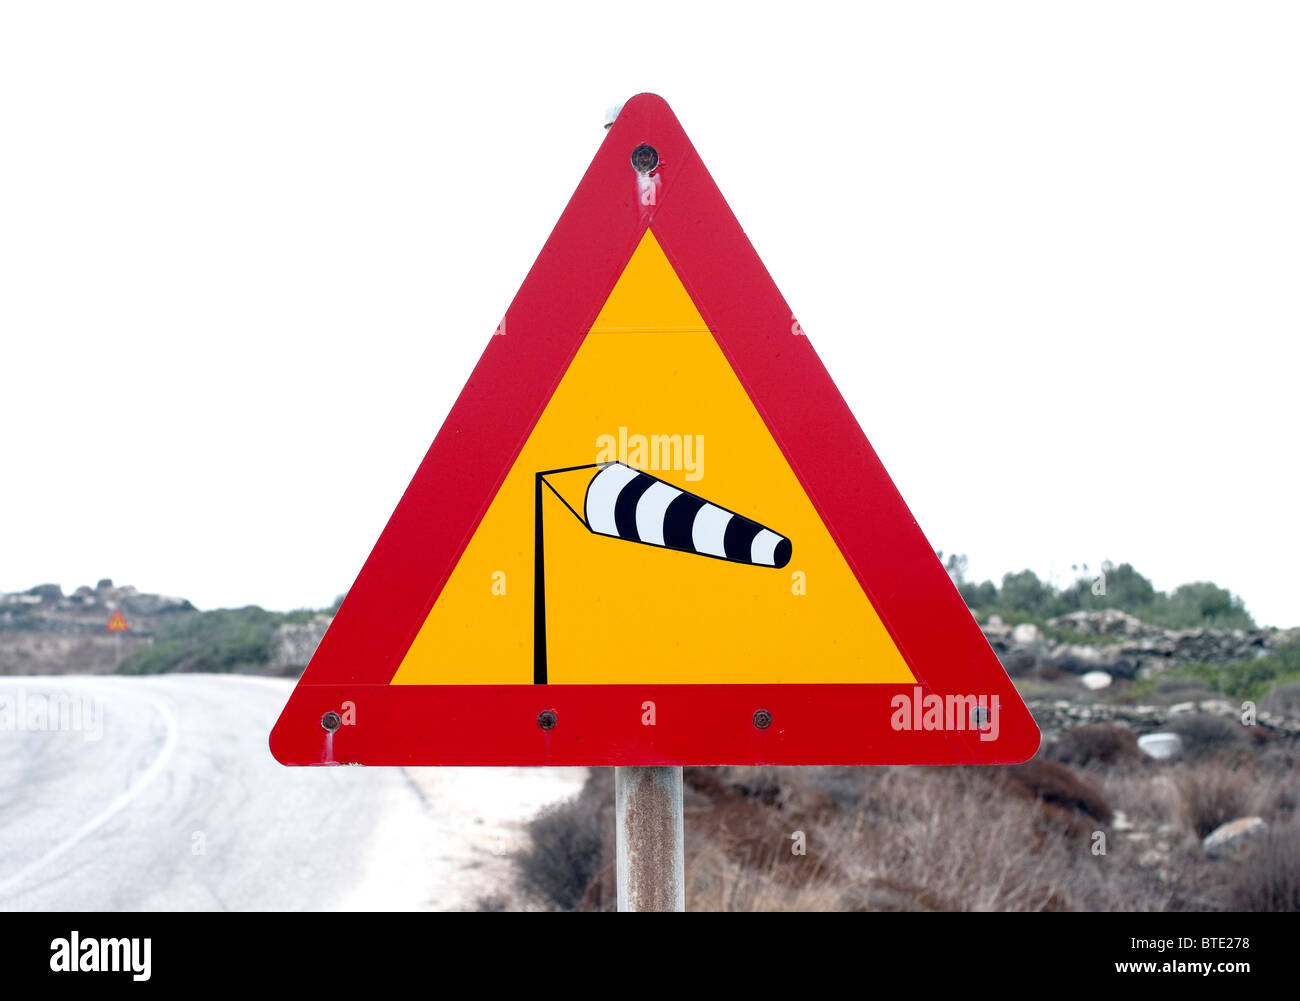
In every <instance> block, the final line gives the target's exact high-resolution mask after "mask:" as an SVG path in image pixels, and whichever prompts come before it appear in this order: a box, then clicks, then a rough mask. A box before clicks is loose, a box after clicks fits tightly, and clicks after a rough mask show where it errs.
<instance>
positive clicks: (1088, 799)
mask: <svg viewBox="0 0 1300 1001" xmlns="http://www.w3.org/2000/svg"><path fill="white" fill-rule="evenodd" d="M1003 774H1004V776H1005V778H1006V779H1007V780H1008V781H1010V782H1011V783H1012V784H1013V786H1016V787H1019V788H1020V789H1021V790H1023V791H1024V792H1027V793H1028V794H1029V795H1030V796H1032V797H1033V798H1034V799H1037V800H1039V801H1041V802H1043V803H1045V804H1047V805H1049V806H1053V807H1058V808H1060V809H1063V810H1066V811H1069V812H1071V813H1081V814H1084V815H1085V816H1088V817H1092V818H1093V819H1094V820H1099V821H1101V822H1102V823H1108V822H1109V821H1110V819H1111V816H1112V811H1111V808H1110V804H1109V803H1107V802H1106V797H1105V796H1103V795H1102V792H1101V790H1100V789H1098V788H1096V787H1095V786H1094V785H1092V784H1091V783H1089V782H1088V781H1087V780H1086V779H1084V778H1083V777H1082V776H1080V775H1076V774H1075V773H1074V772H1073V771H1071V770H1070V769H1069V768H1067V767H1066V766H1065V765H1063V764H1061V763H1060V762H1059V761H1048V760H1046V759H1044V758H1033V759H1031V760H1029V761H1026V762H1025V763H1024V764H1021V765H1011V766H1010V767H1008V768H1006V769H1005V770H1004V771H1003Z"/></svg>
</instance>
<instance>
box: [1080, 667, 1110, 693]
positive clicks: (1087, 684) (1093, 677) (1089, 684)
mask: <svg viewBox="0 0 1300 1001" xmlns="http://www.w3.org/2000/svg"><path fill="white" fill-rule="evenodd" d="M1079 680H1080V681H1082V682H1083V687H1084V688H1086V689H1088V691H1090V692H1096V691H1100V690H1101V689H1103V688H1109V687H1110V682H1111V677H1110V675H1109V674H1107V673H1106V672H1105V671H1089V672H1088V673H1087V674H1084V675H1081V676H1080V677H1079Z"/></svg>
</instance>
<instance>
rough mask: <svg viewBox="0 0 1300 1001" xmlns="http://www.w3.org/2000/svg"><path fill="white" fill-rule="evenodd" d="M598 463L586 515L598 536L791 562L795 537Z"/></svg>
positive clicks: (756, 562)
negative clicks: (791, 538) (792, 539)
mask: <svg viewBox="0 0 1300 1001" xmlns="http://www.w3.org/2000/svg"><path fill="white" fill-rule="evenodd" d="M597 468H598V470H599V471H598V472H597V473H596V474H595V475H594V476H593V477H592V478H591V482H590V483H588V484H587V490H586V493H585V495H584V497H583V516H582V520H583V521H584V522H585V523H586V525H587V528H588V529H590V530H591V531H592V532H594V533H596V534H597V535H604V536H608V537H609V538H612V539H624V540H626V541H628V542H641V543H644V544H646V545H650V546H661V547H663V548H664V549H674V550H677V551H678V552H683V553H696V554H698V555H700V556H712V557H714V558H716V559H721V560H728V561H730V562H732V563H747V564H749V565H751V566H763V567H776V568H778V569H779V568H780V567H783V566H785V565H786V564H787V563H789V562H790V555H791V552H792V546H791V544H790V540H789V539H788V538H786V537H785V536H784V535H781V534H780V533H778V532H774V531H772V530H771V529H770V528H766V527H765V526H763V525H760V524H759V523H758V522H756V521H752V520H751V519H749V518H746V517H744V516H742V515H739V514H736V513H735V512H734V511H729V510H727V509H726V508H724V507H720V506H718V505H717V504H714V503H712V502H710V501H707V500H705V499H704V498H703V497H699V496H697V495H695V494H692V493H688V492H687V491H685V490H681V489H678V488H677V487H674V486H672V485H671V484H669V483H665V482H664V481H663V480H661V479H659V478H657V477H654V476H651V475H650V474H649V473H644V472H641V471H640V470H639V469H633V468H632V467H631V466H627V465H624V464H623V463H621V462H610V463H606V464H603V465H601V466H599V467H597ZM566 503H567V502H566ZM571 510H572V509H571ZM574 513H575V514H577V512H576V511H574Z"/></svg>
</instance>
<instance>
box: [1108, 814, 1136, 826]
mask: <svg viewBox="0 0 1300 1001" xmlns="http://www.w3.org/2000/svg"><path fill="white" fill-rule="evenodd" d="M1110 826H1111V827H1112V828H1114V829H1115V830H1117V831H1131V830H1133V821H1131V820H1129V819H1128V814H1126V813H1125V812H1124V811H1123V810H1116V811H1115V816H1114V817H1113V818H1111V822H1110Z"/></svg>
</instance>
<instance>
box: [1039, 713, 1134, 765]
mask: <svg viewBox="0 0 1300 1001" xmlns="http://www.w3.org/2000/svg"><path fill="white" fill-rule="evenodd" d="M1051 756H1052V758H1053V759H1055V760H1056V761H1059V762H1061V763H1062V764H1066V765H1118V764H1127V763H1132V762H1137V761H1141V760H1143V755H1142V752H1141V751H1139V750H1138V744H1137V737H1135V736H1134V735H1133V733H1132V731H1130V730H1129V729H1128V727H1125V726H1119V725H1117V724H1114V723H1093V724H1089V725H1087V726H1076V727H1073V728H1072V729H1069V730H1066V731H1065V732H1064V733H1063V734H1061V736H1060V738H1059V739H1058V740H1057V742H1056V744H1055V745H1054V746H1053V747H1052V748H1051Z"/></svg>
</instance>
